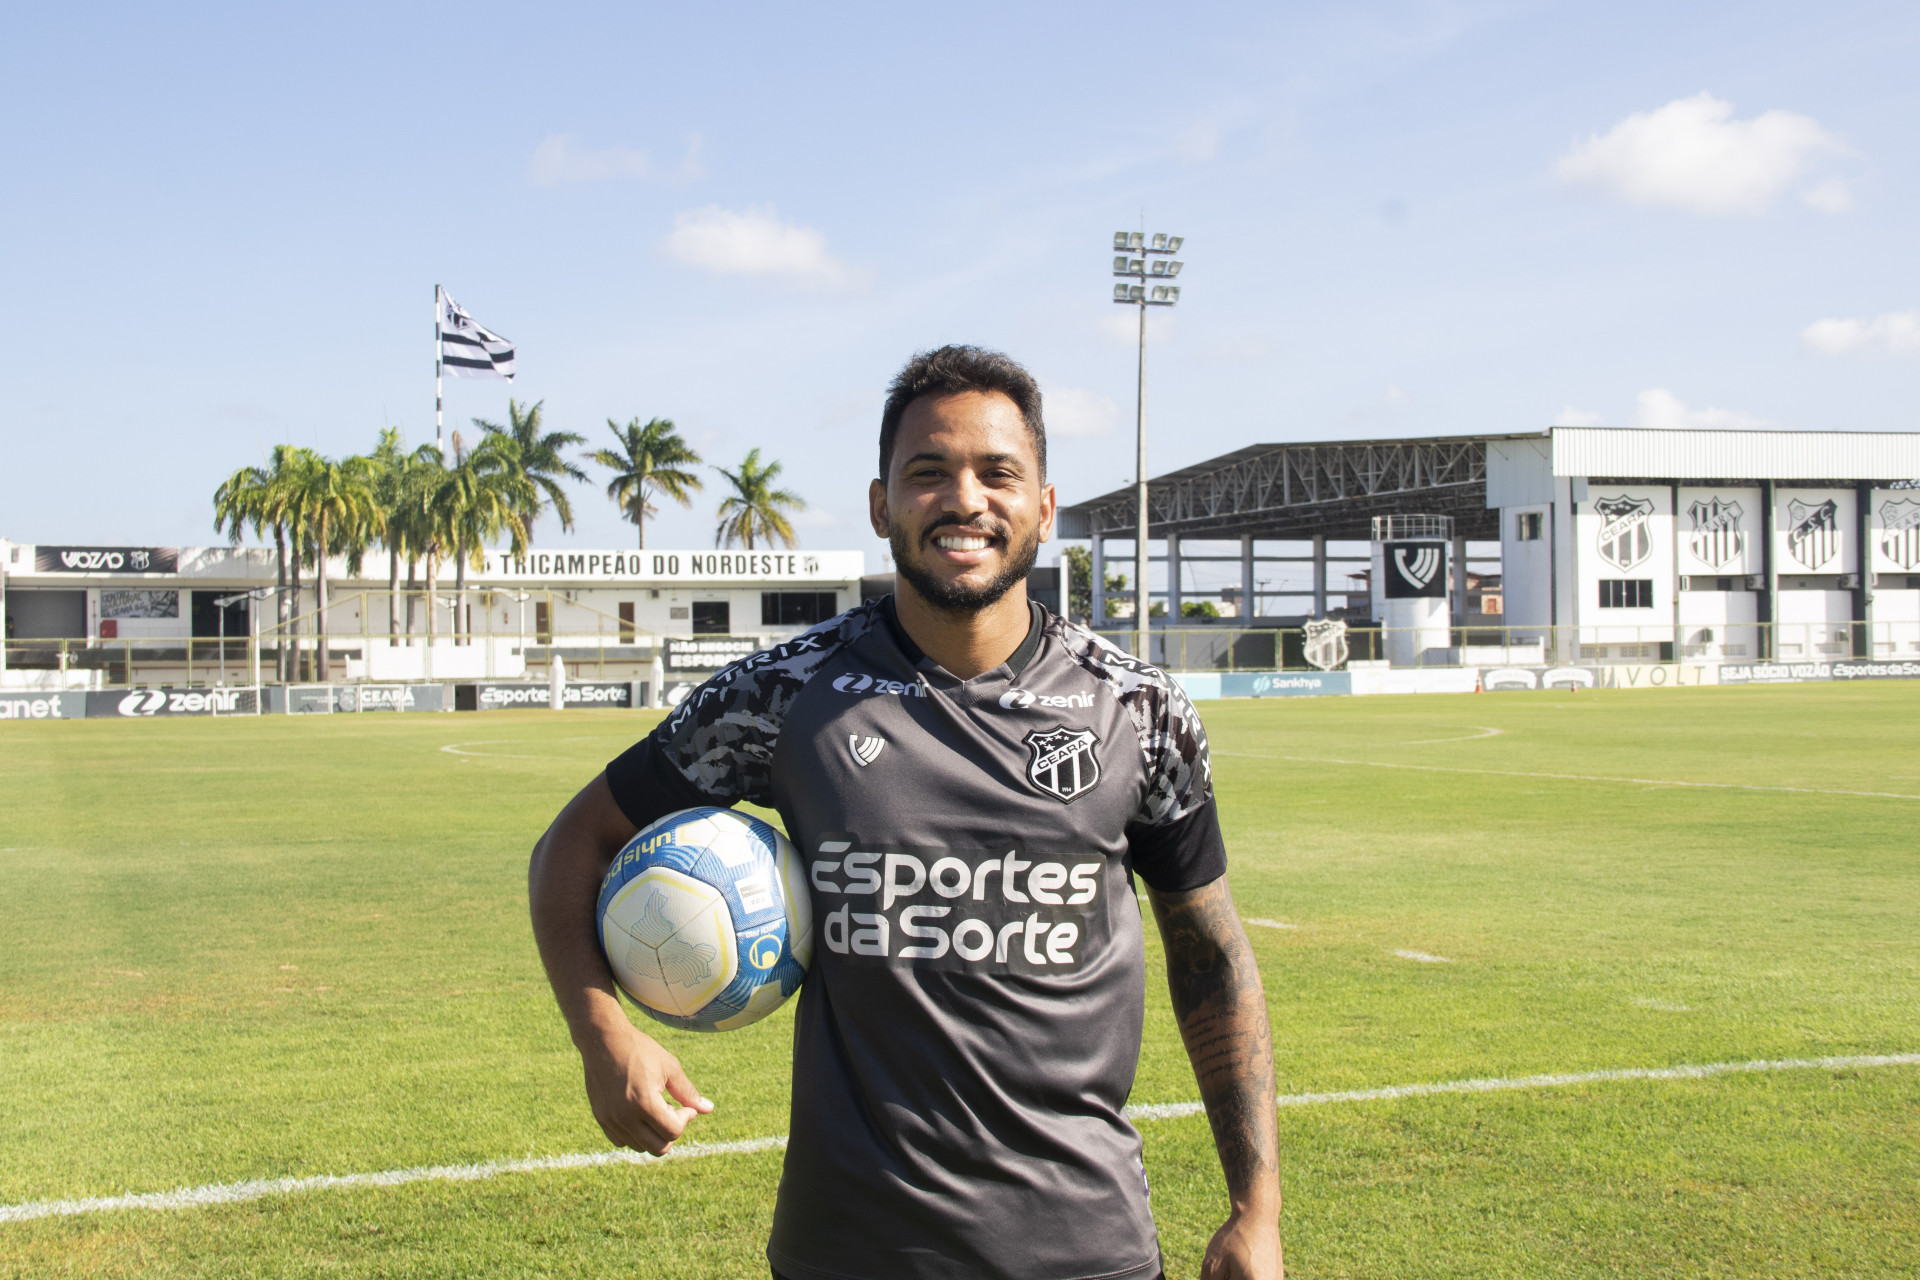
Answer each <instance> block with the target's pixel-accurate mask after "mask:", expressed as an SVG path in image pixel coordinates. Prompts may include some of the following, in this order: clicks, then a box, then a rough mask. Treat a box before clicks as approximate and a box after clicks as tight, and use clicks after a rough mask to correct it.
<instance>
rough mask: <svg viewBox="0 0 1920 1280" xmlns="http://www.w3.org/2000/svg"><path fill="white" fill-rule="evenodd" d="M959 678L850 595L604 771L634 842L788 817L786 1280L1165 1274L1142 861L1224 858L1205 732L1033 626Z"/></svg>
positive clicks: (1042, 622) (1088, 646)
mask: <svg viewBox="0 0 1920 1280" xmlns="http://www.w3.org/2000/svg"><path fill="white" fill-rule="evenodd" d="M1033 617H1034V621H1033V625H1032V628H1031V630H1030V633H1029V635H1028V637H1027V640H1026V642H1025V643H1024V644H1023V645H1022V646H1021V648H1020V651H1019V652H1017V653H1016V654H1015V655H1014V656H1013V658H1012V659H1010V660H1009V661H1008V662H1007V663H1005V664H1004V665H1002V666H1000V667H997V668H995V669H994V670H992V671H989V672H986V673H985V674H983V675H980V676H978V677H976V678H975V679H972V680H967V681H961V680H957V679H955V678H954V677H953V676H952V675H950V674H949V673H947V672H946V671H945V670H944V669H943V668H941V667H940V666H938V665H937V664H936V663H934V662H933V661H932V660H930V659H928V658H926V657H924V656H923V655H922V654H920V653H919V651H918V650H917V649H916V648H915V647H914V646H913V644H912V642H911V641H910V640H908V639H907V638H906V636H905V634H904V633H903V632H902V631H901V630H900V629H899V626H898V623H897V622H895V621H894V618H893V614H892V602H891V601H890V600H888V601H882V602H878V603H874V604H868V605H863V606H861V607H860V608H858V609H854V610H852V611H851V612H849V613H846V614H844V615H842V616H841V617H839V618H836V619H834V620H833V621H832V622H829V623H826V624H824V625H822V626H821V627H819V628H816V629H815V630H813V631H811V632H808V633H807V634H806V635H803V636H800V637H797V638H796V639H794V640H791V641H789V642H787V643H786V644H783V645H781V646H779V647H777V648H775V649H772V650H770V651H767V652H765V653H759V654H755V655H754V656H752V657H750V658H747V659H744V660H742V661H740V662H738V663H735V664H734V665H733V666H730V667H728V668H726V669H725V670H723V671H721V672H720V673H719V674H717V675H716V676H715V677H714V678H713V679H712V680H710V681H708V682H707V683H706V684H705V685H703V686H701V687H700V688H699V689H698V690H696V691H695V692H694V693H693V694H691V695H690V696H689V697H688V699H687V700H686V701H685V702H684V703H682V704H681V705H680V707H679V708H678V709H677V710H676V711H675V712H674V713H673V715H671V716H670V717H669V718H668V719H667V720H666V721H664V722H663V723H662V724H661V725H660V727H659V728H658V729H657V730H656V731H655V733H654V734H653V735H651V736H650V737H649V738H647V739H645V740H644V741H643V742H641V743H640V744H639V745H637V746H636V747H635V748H634V749H633V750H631V751H629V752H627V753H626V754H625V755H623V756H621V757H620V759H618V760H616V761H614V762H613V763H612V764H611V765H609V766H608V769H607V778H608V782H609V784H610V786H611V787H612V789H613V794H614V797H615V799H616V800H617V801H618V802H619V803H620V805H621V808H622V809H623V810H624V811H625V812H626V814H627V816H628V817H629V818H631V819H632V820H633V821H634V822H635V823H638V824H642V825H644V823H646V822H650V821H652V820H653V819H654V818H656V817H659V816H661V815H662V814H664V813H666V812H670V811H672V810H673V809H677V808H680V807H683V806H685V805H690V804H703V803H719V804H731V803H733V802H735V801H739V800H750V801H752V802H754V803H756V804H762V805H767V806H770V807H772V808H774V809H776V810H778V811H779V813H780V815H781V817H782V818H783V819H784V821H785V823H786V828H787V833H788V835H789V837H790V838H791V839H792V841H793V844H794V847H795V848H796V849H797V850H798V851H799V853H800V854H801V855H802V857H804V858H805V860H806V862H807V866H808V879H809V882H810V883H811V885H812V891H813V918H814V928H815V946H814V958H813V967H812V970H811V971H810V972H809V974H808V975H807V981H806V984H805V985H804V986H803V987H802V988H801V993H800V1006H799V1011H798V1018H797V1020H796V1025H795V1031H794V1056H793V1104H792V1105H793V1115H792V1125H791V1131H790V1136H789V1142H788V1146H787V1155H786V1169H785V1173H784V1175H783V1176H782V1178H781V1182H780V1197H779V1202H778V1205H777V1207H776V1209H775V1212H774V1225H773V1238H772V1241H771V1243H770V1244H769V1246H768V1256H769V1258H770V1259H771V1261H772V1262H773V1264H774V1267H775V1268H776V1269H777V1270H778V1271H780V1272H781V1273H783V1274H785V1275H788V1276H791V1277H794V1278H795V1280H845V1278H846V1277H858V1278H860V1280H894V1278H895V1277H926V1278H929V1280H931V1278H933V1277H940V1278H942V1280H944V1278H946V1277H954V1278H956V1280H957V1278H959V1277H976V1276H1000V1277H1009V1278H1010V1280H1068V1278H1079V1277H1093V1276H1098V1277H1112V1278H1119V1277H1125V1278H1128V1280H1131V1278H1132V1277H1151V1276H1154V1275H1156V1274H1158V1272H1159V1269H1160V1260H1159V1248H1158V1244H1157V1239H1156V1236H1155V1233H1154V1227H1153V1219H1152V1216H1151V1215H1150V1214H1149V1212H1148V1208H1147V1184H1146V1174H1145V1171H1144V1169H1143V1168H1142V1165H1141V1162H1140V1138H1139V1135H1138V1134H1137V1133H1136V1132H1135V1131H1134V1129H1133V1126H1132V1125H1131V1124H1129V1123H1128V1122H1127V1120H1126V1119H1125V1117H1124V1116H1123V1115H1122V1114H1121V1109H1122V1107H1123V1106H1124V1105H1125V1103H1126V1100H1127V1095H1128V1092H1129V1091H1130V1090H1131V1088H1132V1086H1133V1076H1134V1070H1135V1067H1136V1065H1137V1062H1138V1059H1139V1052H1140V1028H1141V1020H1142V1013H1143V1006H1144V998H1145V989H1144V983H1145V966H1144V957H1143V952H1142V943H1141V917H1140V909H1139V906H1138V904H1137V902H1136V901H1135V898H1134V894H1133V891H1132V884H1131V881H1130V879H1129V873H1130V872H1131V871H1137V872H1138V873H1139V874H1140V875H1141V876H1142V877H1143V878H1144V879H1145V880H1146V881H1147V882H1148V883H1149V884H1151V885H1153V886H1154V887H1156V888H1160V889H1164V890H1169V891H1173V890H1180V889H1187V888H1194V887H1197V886H1199V885H1202V884H1205V883H1208V882H1209V881H1211V880H1213V879H1215V878H1216V877H1218V876H1219V875H1220V874H1222V872H1224V870H1225V868H1226V863H1225V854H1224V851H1223V849H1222V846H1221V841H1220V835H1219V824H1218V821H1217V818H1216V816H1215V813H1214V807H1213V802H1212V787H1211V782H1210V778H1209V773H1208V763H1207V748H1206V738H1205V735H1204V733H1203V732H1202V730H1201V727H1200V721H1199V717H1198V716H1196V715H1195V714H1194V710H1193V706H1192V704H1191V703H1189V702H1188V701H1187V699H1186V697H1185V696H1184V695H1183V694H1182V693H1181V692H1180V690H1179V688H1178V686H1177V685H1175V684H1174V683H1173V682H1172V681H1171V680H1170V679H1169V678H1168V677H1167V676H1166V675H1165V674H1163V673H1162V672H1160V671H1158V670H1156V669H1154V668H1152V667H1150V666H1146V665H1144V664H1142V663H1139V662H1137V661H1135V660H1134V659H1133V658H1131V657H1129V656H1127V655H1126V654H1124V653H1122V652H1120V651H1119V650H1117V649H1115V648H1113V647H1112V646H1110V645H1108V644H1106V643H1105V642H1104V641H1101V640H1099V639H1098V638H1096V637H1095V636H1094V635H1092V633H1090V632H1088V631H1086V630H1084V629H1082V628H1080V627H1076V626H1072V625H1069V624H1067V623H1065V622H1063V621H1062V620H1061V619H1059V618H1058V617H1055V616H1053V615H1051V614H1048V613H1047V612H1046V611H1045V610H1042V609H1040V608H1039V607H1037V606H1036V607H1035V608H1034V610H1033Z"/></svg>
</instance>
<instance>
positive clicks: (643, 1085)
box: [527, 774, 713, 1156]
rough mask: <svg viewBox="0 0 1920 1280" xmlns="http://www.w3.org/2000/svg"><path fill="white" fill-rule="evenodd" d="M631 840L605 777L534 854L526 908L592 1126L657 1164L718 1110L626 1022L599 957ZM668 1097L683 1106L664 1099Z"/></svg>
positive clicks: (570, 806)
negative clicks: (608, 904)
mask: <svg viewBox="0 0 1920 1280" xmlns="http://www.w3.org/2000/svg"><path fill="white" fill-rule="evenodd" d="M633 834H634V825H633V823H631V822H629V821H628V820H627V816H626V814H624V813H622V812H621V811H620V806H619V805H618V804H616V803H614V799H613V792H611V791H609V790H608V789H607V778H606V775H605V774H601V775H600V776H599V777H596V778H595V779H594V780H593V781H592V782H589V783H588V784H587V785H586V787H585V788H583V789H582V790H581V792H580V794H579V795H577V796H575V797H574V798H573V799H572V800H570V801H568V802H567V807H566V808H564V809H562V810H561V811H560V816H559V817H557V818H555V819H554V820H553V825H552V826H550V827H548V828H547V831H546V834H545V835H543V836H541V837H540V843H538V844H537V845H535V846H534V848H533V860H532V862H531V863H530V864H529V865H528V867H527V902H528V906H529V907H530V909H531V910H532V913H533V939H534V942H535V943H536V944H538V945H539V947H540V961H541V963H542V964H544V965H545V966H546V968H547V981H548V982H549V983H550V984H551V985H552V987H553V996H554V999H555V1000H557V1001H558V1002H559V1004H560V1012H561V1014H562V1015H563V1016H564V1017H565V1018H566V1020H567V1030H568V1031H569V1032H571V1033H572V1035H573V1043H574V1047H575V1048H577V1049H579V1050H580V1061H581V1064H582V1066H583V1067H584V1068H585V1071H586V1077H587V1101H588V1103H589V1104H590V1105H591V1106H592V1107H593V1118H594V1119H595V1120H597V1121H599V1122H600V1128H601V1129H602V1130H603V1131H604V1132H605V1133H606V1135H607V1138H608V1139H609V1140H610V1141H611V1142H613V1144H614V1145H615V1146H621V1147H632V1148H633V1149H634V1150H635V1151H646V1152H649V1153H651V1154H653V1155H656V1156H657V1155H664V1154H665V1153H666V1150H667V1148H668V1147H671V1146H672V1145H673V1144H674V1141H675V1140H676V1139H678V1138H679V1137H680V1135H681V1134H682V1133H685V1132H686V1128H687V1124H688V1122H690V1121H691V1120H692V1119H693V1118H694V1117H695V1116H697V1115H704V1114H706V1113H707V1112H709V1111H711V1110H713V1104H712V1103H711V1102H708V1101H707V1100H706V1099H705V1098H703V1097H701V1096H700V1091H699V1090H698V1089H695V1088H694V1087H693V1082H692V1081H690V1080H688V1079H687V1075H686V1072H684V1071H682V1070H681V1069H680V1061H679V1059H677V1058H675V1057H674V1056H673V1055H672V1054H670V1053H668V1052H667V1051H666V1050H665V1049H663V1048H661V1047H660V1044H659V1042H658V1041H656V1040H654V1039H653V1037H651V1036H648V1035H643V1034H641V1032H640V1031H639V1030H638V1029H637V1028H635V1027H634V1025H633V1023H632V1022H631V1021H630V1020H629V1019H628V1018H627V1011H626V1010H625V1009H623V1008H621V1007H620V997H619V996H618V995H617V994H615V992H614V986H613V972H612V971H611V970H610V969H608V968H607V958H606V956H605V955H604V954H602V953H601V950H600V937H599V933H600V931H599V925H598V923H597V922H596V921H595V920H594V918H593V908H594V903H595V901H596V900H597V899H598V898H599V895H600V879H601V877H602V876H604V875H606V873H607V866H608V864H610V863H611V862H612V861H613V859H614V855H615V854H617V853H619V852H620V848H621V846H622V845H624V844H626V842H627V841H628V840H631V839H632V838H633ZM663 1092H664V1093H667V1094H669V1095H671V1096H672V1098H673V1100H674V1102H676V1103H678V1104H679V1105H678V1106H674V1105H672V1104H670V1103H668V1102H666V1101H665V1100H664V1099H662V1098H661V1096H660V1095H661V1094H662V1093H663Z"/></svg>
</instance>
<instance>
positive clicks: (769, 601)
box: [760, 591, 839, 627]
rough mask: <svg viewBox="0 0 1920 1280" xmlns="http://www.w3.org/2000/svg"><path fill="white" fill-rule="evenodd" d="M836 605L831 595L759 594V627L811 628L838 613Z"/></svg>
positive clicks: (776, 592) (824, 593)
mask: <svg viewBox="0 0 1920 1280" xmlns="http://www.w3.org/2000/svg"><path fill="white" fill-rule="evenodd" d="M836 603H837V599H836V597H835V596H834V593H833V592H831V591H762V592H761V593H760V625H761V626H763V627H811V626H813V625H814V624H815V623H819V622H825V621H826V620H827V619H828V618H831V617H832V616H833V615H834V614H836V613H838V612H839V610H838V609H837V608H835V605H836Z"/></svg>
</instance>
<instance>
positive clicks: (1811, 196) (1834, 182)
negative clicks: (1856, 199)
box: [1800, 178, 1853, 213]
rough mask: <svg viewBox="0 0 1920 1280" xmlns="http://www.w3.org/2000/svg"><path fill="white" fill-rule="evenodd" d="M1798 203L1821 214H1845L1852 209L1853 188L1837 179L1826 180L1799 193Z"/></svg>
mask: <svg viewBox="0 0 1920 1280" xmlns="http://www.w3.org/2000/svg"><path fill="white" fill-rule="evenodd" d="M1800 202H1801V203H1802V204H1804V205H1806V206H1807V207H1808V208H1809V209H1818V210H1819V211H1820V212H1822V213H1845V212H1846V211H1847V210H1849V209H1851V208H1853V188H1851V187H1849V186H1848V185H1847V184H1846V183H1844V182H1842V181H1840V179H1838V178H1828V179H1827V180H1826V181H1825V182H1822V183H1819V184H1817V185H1815V186H1811V187H1808V188H1807V189H1806V190H1805V191H1803V192H1801V193H1800Z"/></svg>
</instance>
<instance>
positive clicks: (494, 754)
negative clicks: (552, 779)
mask: <svg viewBox="0 0 1920 1280" xmlns="http://www.w3.org/2000/svg"><path fill="white" fill-rule="evenodd" d="M513 741H515V739H513V738H482V739H480V741H478V742H449V743H448V744H447V745H446V746H444V747H442V748H440V749H441V750H442V751H444V752H446V753H447V754H448V755H452V756H484V757H485V758H486V759H489V760H552V759H555V758H556V757H554V756H516V755H510V754H509V753H507V752H505V751H462V750H461V749H460V748H462V747H497V746H499V745H500V744H501V743H503V742H513Z"/></svg>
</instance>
